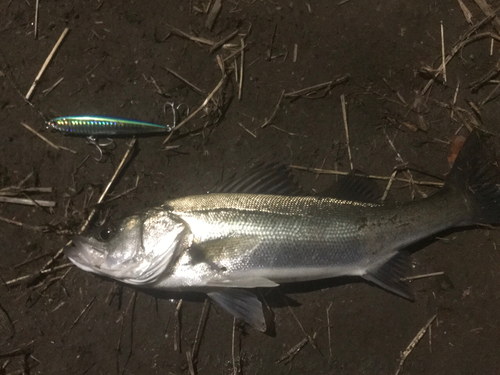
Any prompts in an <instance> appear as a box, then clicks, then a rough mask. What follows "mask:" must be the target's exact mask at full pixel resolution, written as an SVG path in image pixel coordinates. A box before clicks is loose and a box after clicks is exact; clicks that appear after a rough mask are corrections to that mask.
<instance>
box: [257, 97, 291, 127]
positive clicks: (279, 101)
mask: <svg viewBox="0 0 500 375" xmlns="http://www.w3.org/2000/svg"><path fill="white" fill-rule="evenodd" d="M284 94H285V90H283V91H281V94H280V98H279V99H278V103H277V104H276V107H274V111H273V114H272V115H271V117H269V120H268V119H266V121H265V122H264V123H263V124H262V125H261V128H265V127H266V126H267V125H269V124H270V123H271V122H272V121H273V120H274V118H275V117H276V113H277V112H278V109H279V107H280V105H281V102H282V101H283V98H284V96H285V95H284Z"/></svg>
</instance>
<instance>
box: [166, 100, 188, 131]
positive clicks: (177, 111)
mask: <svg viewBox="0 0 500 375" xmlns="http://www.w3.org/2000/svg"><path fill="white" fill-rule="evenodd" d="M167 106H170V108H171V109H172V117H173V118H172V120H173V121H172V124H173V125H172V126H170V125H166V126H165V127H166V128H167V131H169V132H171V131H172V130H173V129H174V128H175V127H176V126H177V120H178V117H181V116H179V115H180V114H181V108H182V107H186V111H185V113H186V116H189V106H188V105H187V104H185V103H181V104H179V105H177V106H176V105H175V104H174V103H172V102H166V103H165V105H164V106H163V112H164V113H165V114H166V113H167Z"/></svg>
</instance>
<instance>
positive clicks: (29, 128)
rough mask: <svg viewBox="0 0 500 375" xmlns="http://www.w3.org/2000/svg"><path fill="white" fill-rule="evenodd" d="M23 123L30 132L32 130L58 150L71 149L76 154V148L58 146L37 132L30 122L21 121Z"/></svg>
mask: <svg viewBox="0 0 500 375" xmlns="http://www.w3.org/2000/svg"><path fill="white" fill-rule="evenodd" d="M21 125H22V126H24V127H25V128H26V129H28V130H29V131H30V132H32V133H33V134H35V135H36V136H37V137H39V138H41V139H42V140H43V141H45V142H46V143H47V144H48V145H49V146H51V147H53V148H55V149H56V150H60V149H62V150H66V151H69V152H71V153H73V154H76V151H74V150H71V149H70V148H67V147H63V146H58V145H56V144H54V143H52V142H51V141H49V140H48V139H47V138H45V137H44V136H43V135H41V134H40V133H39V132H37V131H36V130H35V129H33V128H32V127H31V126H29V125H28V124H26V123H24V122H21Z"/></svg>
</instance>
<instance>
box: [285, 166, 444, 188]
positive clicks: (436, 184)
mask: <svg viewBox="0 0 500 375" xmlns="http://www.w3.org/2000/svg"><path fill="white" fill-rule="evenodd" d="M288 167H289V168H292V169H298V170H299V171H307V172H312V173H321V174H333V175H341V176H347V175H354V176H359V177H366V178H371V179H374V180H383V181H389V180H390V179H391V177H386V176H376V175H364V174H361V173H352V172H342V171H334V170H331V169H320V168H308V167H303V166H300V165H292V164H290V165H289V166H288ZM394 181H400V182H406V183H413V184H416V185H423V186H434V187H442V186H443V185H444V183H443V182H433V181H415V180H409V179H406V178H398V177H395V178H394Z"/></svg>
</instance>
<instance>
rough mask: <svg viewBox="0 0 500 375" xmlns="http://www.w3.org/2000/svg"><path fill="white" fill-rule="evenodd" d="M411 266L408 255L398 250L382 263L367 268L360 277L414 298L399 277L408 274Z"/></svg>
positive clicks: (401, 277)
mask: <svg viewBox="0 0 500 375" xmlns="http://www.w3.org/2000/svg"><path fill="white" fill-rule="evenodd" d="M410 268H411V262H410V255H409V254H408V253H407V252H406V251H400V252H398V253H397V254H396V255H394V256H393V257H392V258H391V259H389V260H388V261H387V262H385V263H384V264H382V265H380V266H377V267H375V268H373V269H369V270H368V271H367V272H366V273H365V274H364V275H363V276H362V277H363V278H364V279H365V280H368V281H371V282H372V283H374V284H376V285H378V286H379V287H381V288H383V289H386V290H388V291H390V292H392V293H394V294H397V295H398V296H401V297H403V298H406V299H408V300H410V301H413V300H414V297H413V294H412V292H411V291H410V288H409V286H408V284H406V283H405V282H404V281H402V280H401V279H403V278H405V277H406V276H407V275H408V271H409V270H410Z"/></svg>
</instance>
